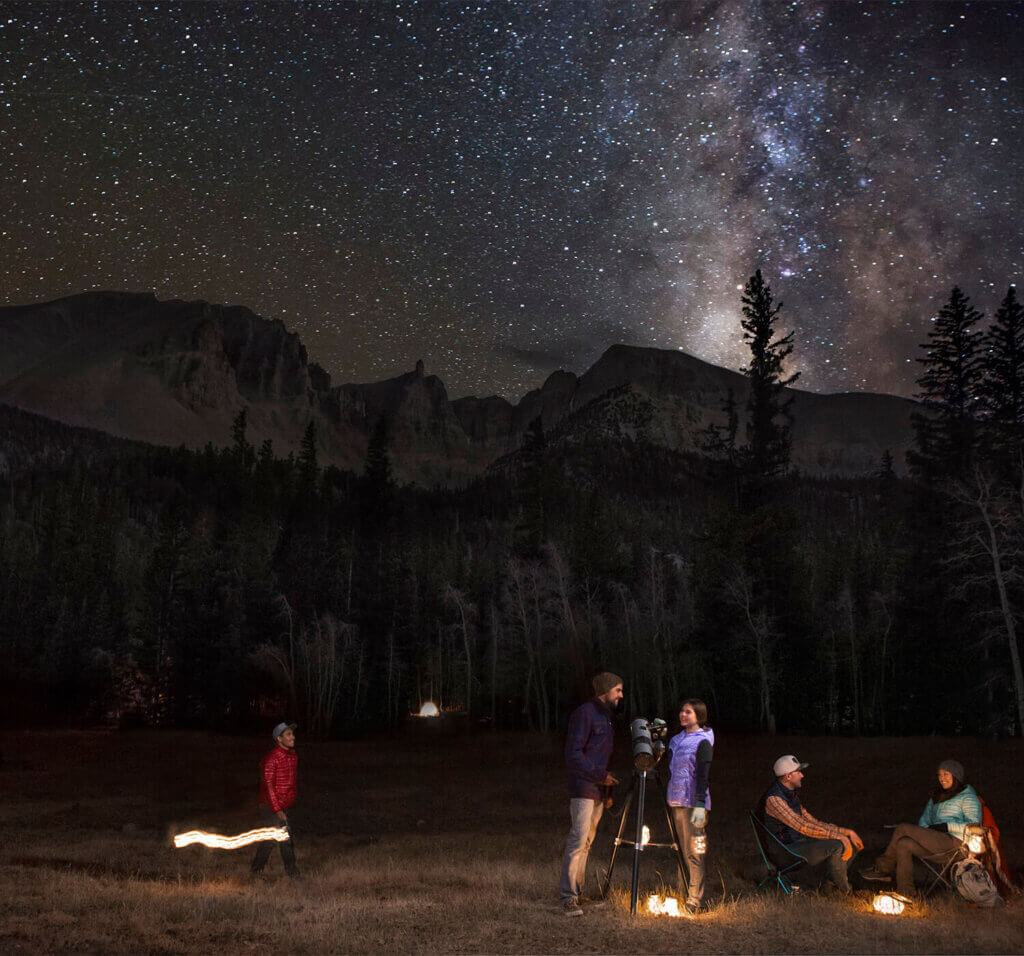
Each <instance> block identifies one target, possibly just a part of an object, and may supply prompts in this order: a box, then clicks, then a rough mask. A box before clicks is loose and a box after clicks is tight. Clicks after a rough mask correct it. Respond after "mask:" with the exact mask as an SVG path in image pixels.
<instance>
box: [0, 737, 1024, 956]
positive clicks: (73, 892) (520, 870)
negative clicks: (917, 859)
mask: <svg viewBox="0 0 1024 956" xmlns="http://www.w3.org/2000/svg"><path fill="white" fill-rule="evenodd" d="M718 737H719V739H718V745H717V747H716V756H715V764H714V768H713V773H712V793H713V809H712V813H711V826H710V829H709V870H710V874H711V879H710V891H709V896H710V898H711V902H712V904H713V905H712V908H711V910H710V911H709V912H708V913H706V914H702V915H700V916H699V917H697V918H695V919H672V918H669V917H654V916H650V915H647V914H643V913H642V914H641V915H639V916H637V917H635V918H633V917H630V915H629V909H628V903H629V900H628V886H629V876H630V862H631V861H630V858H629V857H628V856H626V857H624V858H620V860H621V862H617V863H616V870H615V881H614V884H613V892H612V894H611V895H612V899H611V902H610V903H609V905H607V906H605V907H603V908H588V909H587V912H586V913H585V915H584V916H583V917H582V918H578V919H568V918H566V917H565V916H563V915H562V914H561V912H560V911H559V909H558V907H557V883H558V874H559V865H560V858H561V852H562V847H563V845H564V840H565V833H566V829H567V826H568V807H567V802H566V795H565V785H564V773H563V770H562V760H561V752H560V750H561V740H560V739H559V738H558V737H557V736H556V735H551V736H536V735H522V734H519V735H513V734H493V733H488V732H480V733H476V734H460V735H455V734H452V735H449V734H447V733H446V732H445V728H444V727H443V726H440V725H430V724H428V722H425V721H414V722H412V723H411V724H410V727H409V729H408V730H407V732H405V733H403V734H401V735H396V736H377V737H374V738H372V739H369V738H368V739H362V740H358V741H332V742H313V741H309V740H306V739H303V737H302V734H301V730H300V732H299V745H298V748H299V753H300V779H299V788H300V802H299V804H298V806H297V807H296V810H295V813H294V817H295V830H296V845H297V851H298V858H299V863H300V866H301V867H302V869H303V873H304V879H303V880H302V881H301V882H300V883H298V884H292V883H291V882H290V881H288V880H287V879H286V878H285V877H284V876H283V874H282V872H281V861H280V857H279V855H278V854H277V852H276V851H275V853H274V855H273V856H272V857H271V863H270V866H269V867H268V873H269V877H268V879H267V881H266V882H261V883H257V884H250V883H249V882H248V880H247V878H246V877H247V872H248V867H249V859H250V851H249V850H248V849H243V850H238V851H216V850H208V849H205V848H202V847H195V846H193V847H188V848H185V849H181V850H175V849H174V848H173V847H172V845H171V840H170V838H171V836H172V834H173V833H175V832H179V831H182V830H186V829H193V828H196V827H203V828H207V829H210V830H216V831H218V832H222V833H237V832H240V831H242V830H246V829H250V828H251V827H253V826H257V825H258V822H257V820H256V817H255V804H256V799H255V793H256V790H255V788H256V782H257V764H258V760H259V758H260V756H261V754H262V752H263V751H264V750H265V749H267V746H266V745H267V744H268V743H269V741H267V740H264V739H261V738H253V737H234V736H218V735H210V734H202V733H188V734H187V733H159V732H133V733H52V732H49V733H40V732H8V733H7V734H6V735H5V736H4V737H3V738H0V751H2V762H0V824H2V832H3V834H4V837H3V841H2V843H0V898H2V899H3V911H4V919H3V920H2V921H0V949H2V950H3V951H4V952H40V951H46V952H52V951H55V950H71V951H75V952H94V951H103V952H150V953H179V952H191V953H208V952H214V951H217V952H230V953H234V952H382V951H383V952H411V953H413V952H445V953H478V952H487V953H578V952H588V953H605V952H607V953H622V952H629V953H679V952H688V953H693V952H699V953H735V952H749V953H779V952H787V953H789V952H799V953H812V952H813V953H838V952H844V953H963V952H977V953H997V952H998V953H1020V952H1022V951H1024V903H1019V904H1016V905H1011V906H1009V907H1006V908H1003V909H999V910H979V909H973V908H970V907H968V906H967V904H966V903H963V902H962V901H960V900H959V899H958V898H956V897H952V896H949V895H944V896H939V897H938V898H937V899H935V900H934V901H933V902H929V903H927V904H923V905H918V906H916V907H914V908H913V909H912V910H911V911H910V913H909V915H907V916H905V917H883V916H880V915H877V914H875V913H874V912H873V911H872V910H871V908H870V898H869V895H868V894H867V893H864V894H861V895H855V896H854V897H852V898H835V897H832V896H828V895H823V894H819V893H816V892H813V891H809V890H805V891H802V892H801V893H799V894H797V895H796V896H794V897H792V898H784V897H780V896H779V895H777V894H774V893H770V892H765V891H763V890H762V891H759V890H758V889H757V878H758V867H757V858H756V849H755V847H754V844H753V840H752V837H751V832H750V827H749V824H748V822H747V820H746V812H747V810H748V808H750V807H752V806H753V805H754V804H755V803H756V800H757V797H758V796H759V794H760V792H761V790H762V789H763V788H764V787H765V786H766V785H767V783H768V779H769V768H770V766H771V763H772V761H773V760H774V758H775V757H777V756H778V755H780V754H783V753H796V754H797V755H799V757H800V759H801V760H808V761H810V763H811V767H810V768H809V770H808V771H807V777H806V780H805V784H804V790H803V798H804V802H805V803H806V805H807V806H808V807H809V808H810V809H811V810H812V812H814V813H815V814H816V815H817V816H819V817H821V818H822V819H826V820H831V821H833V822H837V823H840V824H842V825H845V826H851V827H854V828H855V829H857V830H858V831H859V832H860V833H861V835H862V836H863V837H864V839H865V842H866V843H867V847H866V850H865V854H864V857H865V860H868V859H871V858H872V857H873V856H874V854H875V853H876V852H878V851H879V850H881V848H882V847H883V846H884V842H885V839H886V831H885V830H884V829H883V825H884V824H887V823H889V824H891V823H898V822H901V821H904V820H910V821H912V822H916V820H917V816H918V814H919V813H920V811H921V808H922V806H923V804H924V802H925V800H926V799H927V793H928V791H929V789H930V788H931V786H932V784H933V778H934V770H935V767H936V765H937V764H938V762H939V761H940V760H942V759H944V758H947V757H953V758H956V759H958V760H960V761H961V762H962V763H963V764H964V765H965V767H966V768H967V771H968V775H969V779H970V780H971V782H974V783H975V784H976V786H977V788H978V790H979V792H981V794H982V795H983V796H984V797H985V799H986V800H987V801H988V803H989V805H990V807H991V808H992V810H993V812H994V813H995V815H996V819H997V820H998V821H999V822H1000V823H1001V825H1002V828H1003V834H1004V836H1003V844H1004V851H1005V855H1006V856H1007V858H1008V859H1009V860H1010V862H1011V864H1013V863H1019V862H1021V861H1024V824H1022V822H1021V821H1022V807H1024V799H1022V797H1021V794H1020V787H1021V780H1020V776H1021V769H1020V768H1021V767H1022V766H1024V760H1022V757H1024V745H1022V744H1024V742H1022V741H1019V740H1018V741H1008V742H990V741H981V740H977V739H968V738H962V739H942V738H935V737H927V738H909V739H892V738H876V739H863V738H861V739H844V738H822V737H818V738H808V737H802V738H794V737H774V738H772V737H767V736H742V737H741V736H731V735H729V734H726V733H721V734H719V735H718ZM627 748H628V743H627V742H620V745H619V747H618V752H617V756H618V757H619V758H621V759H620V760H619V761H618V763H619V764H620V766H621V764H622V762H623V760H624V758H625V756H626V751H627ZM624 776H625V774H624ZM645 816H646V820H647V822H648V823H649V824H650V825H651V827H652V830H653V831H654V834H653V837H652V838H653V839H655V840H658V839H659V838H660V837H661V836H662V834H661V833H660V832H659V827H660V826H662V825H663V824H662V821H663V816H662V814H661V812H660V807H659V806H658V802H657V799H655V800H654V802H653V805H652V802H651V801H650V800H649V801H648V812H647V814H646V815H645ZM617 823H618V820H617V817H616V816H615V811H614V810H613V811H612V813H611V814H610V815H609V816H608V818H607V819H606V820H605V822H604V823H603V824H602V827H601V831H600V833H599V836H598V840H597V843H596V845H595V848H594V851H593V852H592V854H591V868H590V872H591V875H593V874H594V873H595V872H596V870H597V869H598V868H604V867H605V866H606V865H607V861H608V858H609V855H610V848H611V839H612V837H613V835H614V830H615V827H616V826H617ZM674 877H675V871H674V867H673V865H672V860H671V858H670V857H669V856H668V854H667V851H664V850H649V851H647V853H646V854H645V856H644V859H643V862H642V869H641V895H643V894H644V893H645V892H651V891H654V890H658V889H664V888H670V884H671V882H672V881H673V880H674ZM594 888H595V885H594V883H593V882H591V885H590V888H589V889H590V891H591V892H593V891H594Z"/></svg>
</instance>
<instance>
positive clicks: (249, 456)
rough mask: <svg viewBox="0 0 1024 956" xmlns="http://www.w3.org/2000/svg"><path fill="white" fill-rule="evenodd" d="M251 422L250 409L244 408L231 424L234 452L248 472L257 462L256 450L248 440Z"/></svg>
mask: <svg viewBox="0 0 1024 956" xmlns="http://www.w3.org/2000/svg"><path fill="white" fill-rule="evenodd" d="M248 422H249V409H248V407H246V408H243V409H242V410H241V411H240V412H239V413H238V414H237V415H236V416H235V419H234V421H233V422H232V423H231V440H232V441H233V442H234V452H235V455H236V457H237V458H238V461H239V463H240V464H241V465H242V468H243V469H244V470H245V471H246V472H248V471H249V470H250V469H251V468H252V466H253V463H254V462H255V460H256V456H255V450H254V449H253V447H252V445H250V444H249V442H248V441H247V440H246V437H245V432H246V428H247V427H248Z"/></svg>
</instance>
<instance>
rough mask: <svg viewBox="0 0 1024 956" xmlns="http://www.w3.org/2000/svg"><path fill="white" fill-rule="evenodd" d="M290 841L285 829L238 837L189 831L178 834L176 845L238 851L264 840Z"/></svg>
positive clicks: (241, 834) (270, 828)
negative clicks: (196, 845) (199, 844)
mask: <svg viewBox="0 0 1024 956" xmlns="http://www.w3.org/2000/svg"><path fill="white" fill-rule="evenodd" d="M288 839H289V834H288V830H287V829H286V828H285V827H261V828H260V829H258V830H247V831H246V832H245V833H239V834H238V836H221V835H220V834H219V833H207V832H206V831H205V830H189V831H188V832H187V833H176V834H175V835H174V845H175V846H176V847H178V848H179V849H180V848H181V847H183V846H188V845H189V844H191V843H201V844H202V845H203V846H208V847H210V849H212V850H237V849H238V848H239V847H243V846H248V845H249V844H250V843H261V842H263V841H264V840H277V842H278V843H284V842H285V841H286V840H288Z"/></svg>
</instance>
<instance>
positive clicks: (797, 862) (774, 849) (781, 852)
mask: <svg viewBox="0 0 1024 956" xmlns="http://www.w3.org/2000/svg"><path fill="white" fill-rule="evenodd" d="M749 817H750V825H751V826H752V827H753V828H754V839H755V840H756V841H757V848H758V850H760V851H761V859H762V860H764V865H765V866H766V867H767V868H768V875H767V876H766V877H765V878H764V879H763V880H761V882H760V883H758V884H757V888H758V889H761V887H762V886H764V885H765V883H767V882H768V881H769V880H772V879H774V880H775V881H776V882H777V883H778V884H779V886H781V887H782V892H783V893H785V894H786V895H787V896H789V894H790V893H792V892H793V880H792V877H791V876H789V875H788V874H789V873H790V872H791V871H793V870H795V869H796V868H797V867H800V866H803V865H804V864H806V863H807V860H806V859H804V857H802V856H800V854H799V853H794V852H793V851H792V850H791V849H790V848H789V847H788V846H786V844H785V843H783V842H782V841H781V840H780V839H779V838H778V837H777V836H776V835H775V834H774V833H772V831H771V830H769V829H768V827H766V826H765V825H764V821H763V820H761V818H760V817H758V815H757V814H756V813H754V812H753V811H751V813H750V814H749Z"/></svg>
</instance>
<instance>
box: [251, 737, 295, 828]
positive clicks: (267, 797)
mask: <svg viewBox="0 0 1024 956" xmlns="http://www.w3.org/2000/svg"><path fill="white" fill-rule="evenodd" d="M260 771H261V772H260V803H264V804H266V805H267V806H268V807H270V809H271V810H273V811H274V813H277V811H278V810H287V809H288V808H289V807H290V806H291V805H292V804H293V803H294V802H295V796H296V794H297V793H298V792H299V755H298V754H297V753H296V752H295V751H294V750H285V749H284V747H275V748H274V749H273V750H271V751H270V752H269V753H268V754H266V756H264V758H263V759H262V760H261V761H260Z"/></svg>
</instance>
